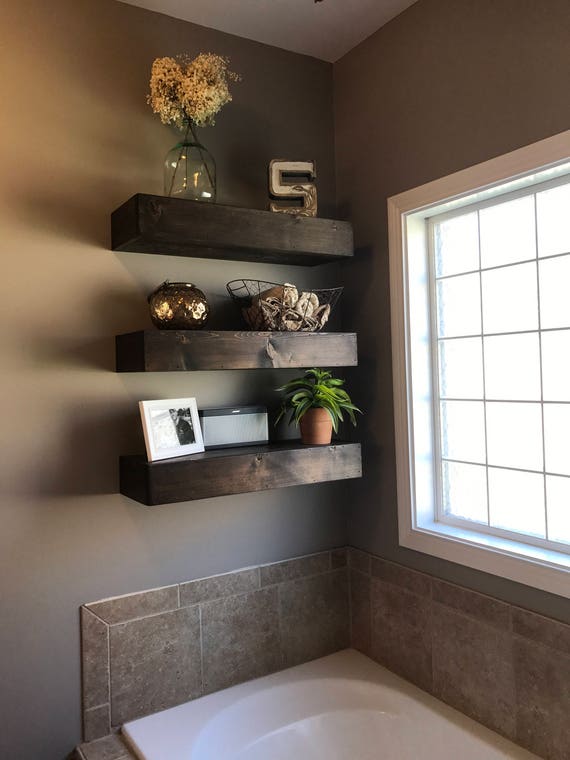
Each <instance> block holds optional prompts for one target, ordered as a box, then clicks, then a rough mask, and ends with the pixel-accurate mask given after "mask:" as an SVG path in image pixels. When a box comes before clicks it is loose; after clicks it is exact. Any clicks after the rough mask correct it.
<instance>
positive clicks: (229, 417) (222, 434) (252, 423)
mask: <svg viewBox="0 0 570 760" xmlns="http://www.w3.org/2000/svg"><path fill="white" fill-rule="evenodd" d="M199 415H200V424H201V426H202V436H203V438H204V446H205V448H206V449H221V448H224V447H226V446H254V445H255V444H261V443H267V441H268V440H269V428H268V423H267V408H266V407H265V406H229V407H222V408H218V409H202V410H200V412H199Z"/></svg>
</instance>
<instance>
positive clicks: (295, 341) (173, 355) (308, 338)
mask: <svg viewBox="0 0 570 760" xmlns="http://www.w3.org/2000/svg"><path fill="white" fill-rule="evenodd" d="M115 343H116V355H117V362H116V368H117V372H175V371H185V370H214V369H216V370H217V369H286V368H289V367H290V368H293V367H313V366H316V367H321V366H324V367H353V366H356V364H357V363H358V359H357V353H356V334H355V333H322V332H321V333H295V332H211V331H204V330H140V331H139V332H133V333H127V334H125V335H117V337H116V339H115Z"/></svg>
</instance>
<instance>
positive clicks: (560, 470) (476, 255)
mask: <svg viewBox="0 0 570 760" xmlns="http://www.w3.org/2000/svg"><path fill="white" fill-rule="evenodd" d="M569 219H570V182H569V180H568V178H566V179H565V180H563V181H562V182H560V181H558V182H556V183H550V184H548V185H542V186H539V187H535V188H533V189H532V191H529V192H527V193H525V194H521V193H516V194H513V196H504V197H502V198H501V199H500V201H498V202H495V204H493V205H490V204H480V205H478V206H474V207H469V208H463V209H462V210H461V211H460V212H458V213H455V214H446V215H441V217H434V218H432V219H431V220H430V221H429V227H430V251H431V262H430V264H431V266H430V270H431V278H432V288H431V292H432V300H433V304H432V309H433V314H434V323H433V333H434V340H433V360H434V362H433V363H434V386H435V388H436V389H437V390H436V397H437V399H438V403H437V404H436V408H435V409H434V418H435V421H436V425H435V428H436V431H437V432H436V439H437V440H436V441H435V444H436V452H438V455H437V459H438V462H439V463H438V467H437V483H438V494H437V504H438V519H439V520H440V521H442V522H447V523H450V524H454V525H459V526H462V527H471V528H473V529H475V530H477V531H483V532H488V533H492V534H494V535H500V536H504V537H506V538H510V537H514V538H515V539H516V540H519V541H520V540H524V541H528V542H529V543H532V544H536V545H539V546H545V547H550V548H554V549H556V550H557V551H566V552H569V553H570V221H568V220H569ZM553 230H554V232H553ZM565 276H566V279H564V278H565ZM565 286H566V287H567V290H568V293H569V295H568V296H566V292H565V290H564V287H565ZM565 346H567V349H568V351H567V354H564V347H565ZM565 380H567V385H566V383H565ZM566 423H567V425H566Z"/></svg>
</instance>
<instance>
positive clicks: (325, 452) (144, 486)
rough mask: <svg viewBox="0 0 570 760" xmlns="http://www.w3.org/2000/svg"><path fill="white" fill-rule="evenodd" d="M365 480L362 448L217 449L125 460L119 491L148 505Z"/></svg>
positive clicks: (296, 444) (284, 446)
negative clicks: (182, 454)
mask: <svg viewBox="0 0 570 760" xmlns="http://www.w3.org/2000/svg"><path fill="white" fill-rule="evenodd" d="M361 476H362V463H361V454H360V444H359V443H342V442H334V441H333V443H332V444H331V445H330V446H309V445H304V444H302V443H300V442H299V441H283V442H281V443H273V444H267V445H263V446H251V447H235V448H228V449H215V450H211V451H206V452H204V453H203V454H192V455H191V456H188V457H179V458H177V459H165V460H162V461H159V462H147V460H146V457H145V456H144V455H139V456H124V457H121V458H120V492H121V493H122V494H123V495H124V496H128V497H129V498H131V499H134V500H135V501H138V502H140V503H141V504H146V505H147V506H155V505H158V504H171V503H174V502H180V501H192V500H194V499H208V498H211V497H213V496H228V495H231V494H238V493H250V492H252V491H266V490H269V489H271V488H285V487H287V486H298V485H303V484H307V483H323V482H326V481H330V480H346V479H348V478H360V477H361Z"/></svg>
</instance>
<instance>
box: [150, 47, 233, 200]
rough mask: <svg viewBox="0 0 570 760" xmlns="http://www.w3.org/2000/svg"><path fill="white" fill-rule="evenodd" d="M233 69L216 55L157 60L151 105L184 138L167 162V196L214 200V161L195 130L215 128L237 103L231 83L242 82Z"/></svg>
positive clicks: (152, 73)
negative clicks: (225, 108)
mask: <svg viewBox="0 0 570 760" xmlns="http://www.w3.org/2000/svg"><path fill="white" fill-rule="evenodd" d="M228 66H229V59H228V58H225V57H224V56H221V55H216V54H215V53H200V54H199V55H198V56H196V58H193V59H191V58H190V57H189V56H187V55H179V56H176V57H175V58H170V57H166V58H157V59H156V60H155V61H154V63H153V64H152V72H151V77H150V94H149V95H148V97H147V101H148V103H149V105H150V106H151V107H152V110H153V111H154V113H157V114H158V115H159V116H160V120H161V121H162V123H163V124H174V125H175V126H176V127H178V129H181V130H184V132H185V134H184V139H183V140H182V142H180V143H179V144H178V145H176V146H175V147H174V148H173V149H172V150H171V151H170V153H169V154H168V156H167V157H166V163H165V193H166V194H167V195H179V196H183V197H186V198H192V199H194V200H210V201H213V200H215V194H216V182H215V173H216V167H215V163H214V159H213V158H212V156H211V155H210V154H209V153H208V151H207V150H206V148H204V146H203V145H201V144H200V142H199V141H198V138H197V136H196V132H195V129H194V128H195V127H196V126H198V127H207V126H212V125H213V124H215V118H216V115H217V114H218V113H219V112H220V110H221V109H222V108H223V106H225V104H226V103H229V102H230V101H231V100H232V96H231V93H230V90H229V83H230V82H239V81H240V79H241V77H240V76H239V74H236V73H235V72H233V71H230V70H229V68H228ZM190 135H191V140H189V137H190Z"/></svg>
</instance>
